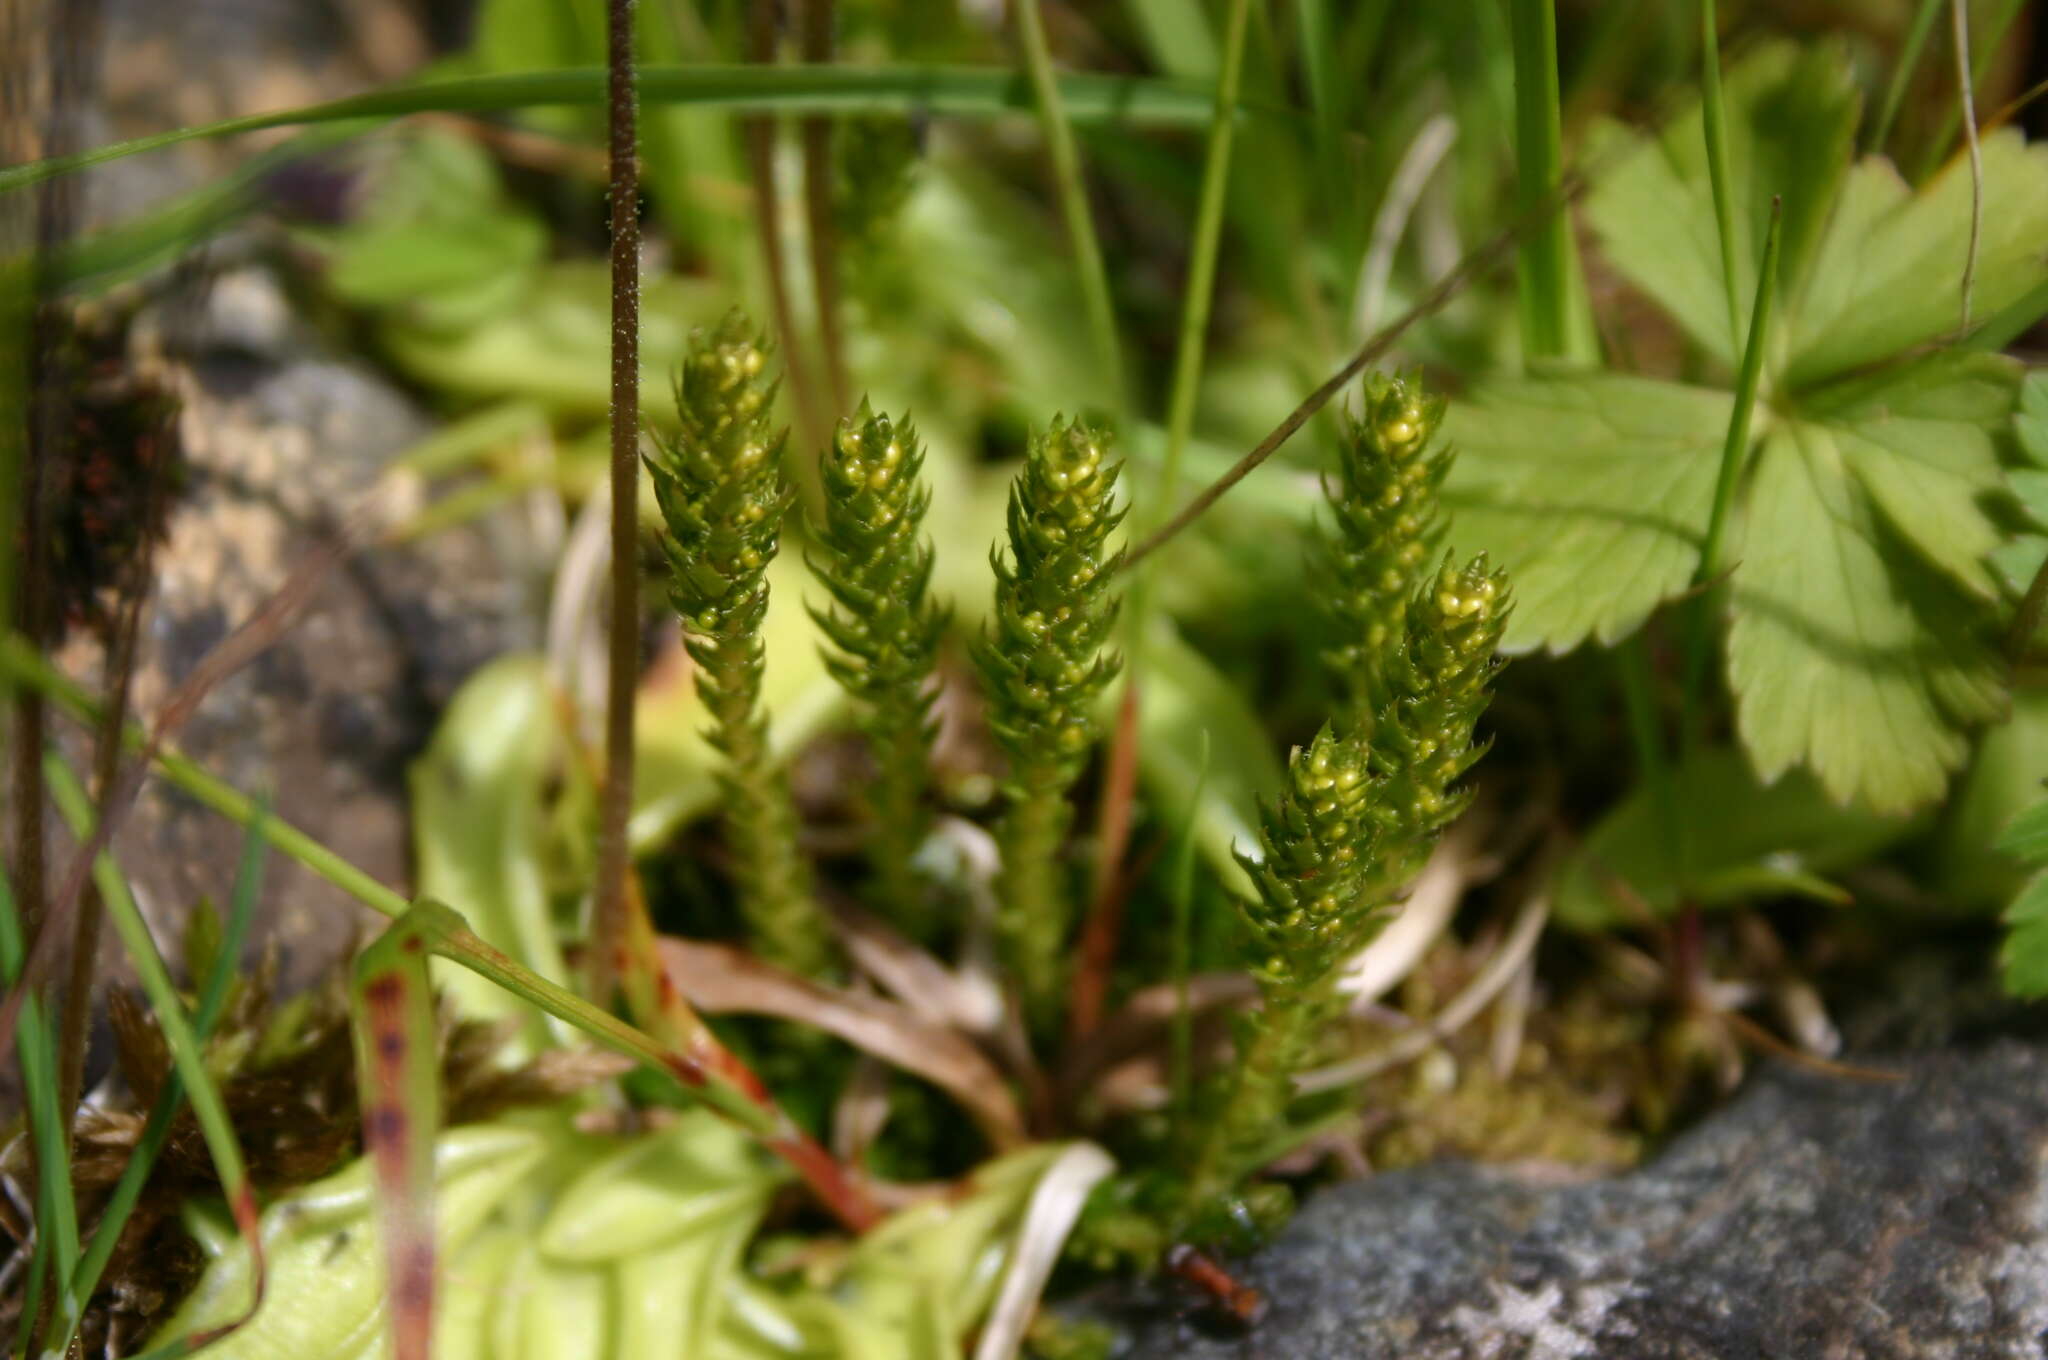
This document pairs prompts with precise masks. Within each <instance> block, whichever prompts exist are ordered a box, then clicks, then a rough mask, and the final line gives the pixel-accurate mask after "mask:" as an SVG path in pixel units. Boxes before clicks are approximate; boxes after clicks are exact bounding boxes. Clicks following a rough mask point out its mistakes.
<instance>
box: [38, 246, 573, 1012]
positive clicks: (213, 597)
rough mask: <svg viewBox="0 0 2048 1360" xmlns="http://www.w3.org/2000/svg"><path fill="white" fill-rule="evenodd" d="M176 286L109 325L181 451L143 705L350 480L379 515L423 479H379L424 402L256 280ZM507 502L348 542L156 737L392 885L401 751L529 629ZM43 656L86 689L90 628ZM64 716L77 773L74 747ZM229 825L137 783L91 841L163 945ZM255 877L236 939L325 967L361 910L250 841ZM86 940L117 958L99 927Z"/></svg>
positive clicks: (213, 885) (312, 528)
mask: <svg viewBox="0 0 2048 1360" xmlns="http://www.w3.org/2000/svg"><path fill="white" fill-rule="evenodd" d="M184 287H185V288H186V289H187V290H189V291H190V293H191V295H190V296H175V297H172V298H169V299H167V300H165V301H164V302H163V303H162V304H161V305H160V306H159V307H158V308H157V309H156V310H155V311H154V312H153V313H151V314H146V315H145V316H144V317H143V318H142V319H141V320H140V321H138V323H137V325H136V328H135V332H134V335H133V337H132V340H131V347H132V348H133V349H134V350H135V351H136V353H137V362H138V364H139V365H140V366H143V367H145V368H148V369H151V370H153V371H156V372H158V373H160V374H161V375H163V376H164V377H165V378H166V379H167V380H168V381H169V382H171V383H172V384H173V386H174V387H175V389H176V390H177V391H178V393H179V395H180V398H181V400H182V403H183V409H182V411H181V414H180V419H179V424H180V431H181V436H182V439H183V442H184V446H185V453H186V458H187V460H188V472H187V485H186V489H185V493H184V495H183V497H182V498H181V500H180V501H179V503H178V504H177V506H176V507H175V509H174V510H173V512H172V514H171V518H170V521H169V525H168V531H167V538H166V541H165V542H164V544H163V545H162V547H161V548H160V549H159V550H158V554H157V557H156V559H155V567H156V579H155V583H154V590H153V594H152V598H151V601H150V607H149V611H148V613H147V614H146V615H145V621H144V634H143V640H142V647H141V652H140V657H139V660H138V664H137V669H136V673H135V679H134V687H133V693H134V703H135V708H136V711H137V712H138V713H139V714H141V715H143V716H144V717H147V716H149V715H150V714H152V713H153V712H154V711H155V710H156V709H157V707H158V706H159V705H160V704H161V703H162V702H163V701H164V699H165V698H166V697H167V696H168V695H169V694H170V693H171V692H172V690H173V689H174V688H175V686H176V685H177V684H178V683H179V682H180V681H181V680H182V679H184V677H185V676H187V675H188V674H190V672H191V671H192V669H193V667H194V666H195V665H196V664H197V663H198V662H199V660H200V659H201V658H202V657H203V656H205V655H206V653H207V652H208V650H209V649H210V648H212V647H213V646H214V645H215V644H216V643H218V642H219V641H220V640H221V639H222V638H224V637H225V636H227V634H228V633H229V632H230V631H231V630H232V629H233V628H235V627H236V626H238V625H239V624H240V623H242V622H243V621H244V620H245V619H247V618H248V617H249V616H250V615H251V614H253V613H254V612H255V611H256V610H257V609H258V608H260V607H261V606H262V605H263V604H264V603H265V601H267V600H268V599H269V598H270V596H271V594H272V593H273V592H274V591H276V590H277V588H278V587H279V586H280V585H282V584H283V583H284V582H285V580H286V579H287V578H288V577H289V576H290V575H291V573H292V572H293V570H294V569H295V568H296V567H297V566H298V565H299V563H301V562H302V561H304V560H306V559H307V558H308V557H309V556H310V555H311V554H312V553H313V551H314V549H315V548H316V547H317V546H318V545H319V544H320V543H321V542H322V540H323V539H330V538H332V537H333V536H334V535H336V534H337V533H339V532H340V531H341V528H342V525H343V523H344V520H345V519H347V518H348V517H349V516H350V515H351V513H352V512H353V510H354V508H355V507H356V506H357V504H358V503H359V502H361V501H362V500H363V499H364V497H365V495H366V493H367V492H369V491H370V489H371V488H372V487H373V486H381V487H382V488H383V490H382V491H381V492H380V495H379V500H378V504H379V505H380V506H381V507H382V510H383V513H382V515H381V517H380V522H381V523H382V524H386V525H388V524H390V523H392V522H394V521H396V520H399V519H402V518H403V517H404V516H405V515H406V514H407V513H409V512H410V511H412V510H415V509H417V508H418V506H419V505H420V504H421V501H422V497H423V494H424V489H423V488H422V487H420V486H418V485H417V484H408V483H407V482H405V481H404V480H403V479H402V478H401V479H399V480H397V481H396V482H394V481H393V480H392V479H390V478H384V480H383V481H382V482H381V483H380V477H382V475H383V474H384V473H385V472H386V468H387V465H388V464H389V462H390V461H391V459H392V458H393V456H394V455H396V454H398V453H400V452H401V451H403V450H404V449H405V448H406V447H407V446H408V445H410V444H412V443H413V442H415V441H416V440H418V439H419V438H421V437H422V436H424V435H425V434H426V433H427V431H428V430H429V428H430V426H429V424H428V422H427V420H426V418H425V417H424V416H423V414H422V413H421V412H420V411H419V410H418V409H417V408H416V406H415V405H414V404H413V402H412V400H411V399H410V398H409V397H407V396H406V395H405V394H403V393H402V392H400V391H399V390H398V389H396V388H395V387H394V386H393V385H392V384H391V383H390V381H389V380H388V379H386V378H384V377H382V376H381V375H379V374H378V373H377V371H376V370H375V369H373V368H371V367H370V366H368V365H367V364H364V363H360V362H357V361H354V360H350V359H347V358H343V357H340V356H338V355H337V354H336V353H335V352H334V351H333V350H331V349H330V348H329V347H328V346H326V345H325V344H324V343H323V342H322V341H321V340H320V339H319V338H318V337H317V336H314V335H313V334H311V333H310V332H308V331H307V330H306V329H305V328H304V327H303V326H302V325H301V324H300V323H299V322H297V321H296V320H295V319H294V318H293V317H292V315H291V311H290V308H289V307H288V306H287V305H286V302H285V299H284V296H283V294H282V292H281V291H280V289H279V287H278V284H277V282H276V280H275V279H274V277H273V276H272V275H270V274H269V273H268V272H266V271H264V270H261V269H253V268H250V269H242V270H239V271H235V272H231V273H229V274H226V275H224V276H221V277H219V278H216V279H212V280H198V279H195V280H192V281H190V282H189V283H187V284H185V285H184ZM518 513H519V512H518V511H517V510H508V511H504V512H501V513H499V514H497V515H495V516H491V517H486V518H485V519H483V520H480V521H476V522H473V523H471V524H468V525H464V526H461V527H457V528H454V529H450V530H446V531H443V532H440V533H436V534H433V535H431V536H428V537H426V538H424V539H421V540H417V541H413V542H406V543H379V542H375V541H372V542H370V543H368V544H366V545H365V546H363V547H361V548H360V549H358V550H357V551H356V552H354V553H352V554H351V555H349V556H348V557H347V558H346V559H344V560H343V561H342V562H341V564H340V565H339V566H337V567H335V568H334V569H333V570H331V571H330V572H329V573H328V575H327V576H326V577H325V578H324V579H323V580H322V581H321V582H320V584H319V586H318V587H317V589H316V590H315V593H314V594H313V595H312V597H311V599H310V601H309V603H308V605H307V607H306V608H305V609H304V611H303V613H302V615H301V616H300V619H299V622H298V623H297V624H296V626H294V627H293V628H292V629H291V630H290V631H289V632H288V633H286V634H285V635H284V636H283V637H282V638H280V639H279V640H278V642H277V643H276V644H275V645H274V646H272V647H271V648H269V649H268V650H267V651H265V652H264V653H263V654H262V655H260V656H259V657H257V658H256V660H255V661H253V662H252V663H251V664H249V665H248V666H246V667H244V668H243V669H242V670H240V671H239V672H237V673H236V674H234V675H232V676H231V677H229V678H228V679H227V680H226V681H224V682H223V683H221V684H220V685H218V686H217V687H215V688H214V689H213V690H212V691H211V692H210V693H209V694H208V695H207V697H206V700H205V702H204V703H203V704H202V705H201V706H200V708H199V710H198V711H197V713H196V714H195V715H194V716H193V717H192V719H191V720H190V721H189V722H188V723H187V724H186V725H185V727H184V729H183V730H182V731H181V732H180V733H179V734H178V737H177V744H178V746H179V747H180V748H181V749H182V750H183V751H184V752H185V753H186V754H187V755H190V756H192V757H193V758H194V759H196V760H197V761H198V762H199V763H200V764H202V765H204V766H205V767H206V768H208V769H209V770H211V771H212V772H213V773H215V774H217V775H219V776H221V777H222V778H224V779H226V780H228V781H229V782H231V783H233V784H235V785H237V786H238V787H240V788H242V789H244V790H246V791H249V792H251V793H258V792H263V793H267V794H268V795H269V796H270V797H271V798H272V800H273V805H274V806H275V808H276V810H277V811H278V813H279V814H280V815H281V816H283V817H284V818H285V819H287V820H288V821H291V822H293V823H295V824H297V825H298V826H300V827H302V828H303V829H305V830H306V831H308V832H310V833H311V834H312V835H313V836H314V837H315V838H317V839H319V840H321V841H322V842H324V843H325V844H327V845H328V846H330V847H331V848H333V849H335V850H337V851H339V852H340V853H341V854H342V855H343V856H345V857H346V858H348V859H349V860H350V861H351V862H353V863H355V864H356V865H358V866H359V867H361V868H363V869H365V870H367V871H369V872H370V873H372V874H374V875H376V876H377V877H378V878H380V879H382V880H384V881H385V882H387V883H390V884H392V885H394V886H397V887H400V888H401V889H402V888H403V887H404V885H405V884H406V881H407V880H408V878H409V877H410V868H409V866H410V846H409V832H408V824H407V808H406V788H405V772H406V767H407V765H408V763H409V762H410V761H411V760H412V758H413V757H414V756H415V755H417V754H418V753H419V751H420V750H421V749H422V748H423V747H424V746H425V743H426V741H427V738H428V736H429V735H430V733H431V731H432V726H433V722H434V720H435V718H436V716H437V715H438V714H439V712H440V711H441V709H442V708H443V707H445V706H446V704H447V702H448V700H449V698H450V697H451V696H452V695H453V693H454V691H455V689H456V688H457V686H458V685H459V684H460V683H461V682H462V680H463V679H464V678H465V677H466V676H467V675H468V674H469V673H470V672H471V671H472V670H474V669H475V668H476V667H477V666H479V665H481V664H482V663H483V662H485V661H486V660H488V659H490V658H491V657H492V656H494V655H496V654H498V653H500V652H503V651H507V650H511V649H515V648H528V647H532V646H535V645H537V642H538V636H537V634H538V617H539V610H538V607H537V601H536V599H535V597H534V593H533V586H534V584H535V583H536V582H537V579H538V578H537V575H536V564H535V563H534V562H533V561H531V560H530V559H531V558H532V556H533V554H534V551H535V548H534V539H533V536H532V535H531V534H530V533H524V534H522V532H521V529H520V525H519V520H518ZM59 660H60V662H61V663H62V664H63V665H64V667H65V668H66V669H67V670H68V671H70V672H71V673H72V674H73V675H75V676H77V677H78V678H79V679H81V680H83V681H85V682H87V683H88V684H90V685H92V686H93V687H95V688H97V687H98V686H99V683H100V675H99V670H100V655H99V647H98V645H97V643H96V642H95V641H94V640H93V638H92V637H91V636H90V634H86V633H77V634H74V636H73V637H72V639H71V641H70V642H69V643H68V644H67V645H66V646H65V648H64V649H63V650H62V651H61V652H60V653H59ZM65 727H66V728H67V729H68V731H67V749H68V750H69V752H70V753H71V754H72V756H73V759H74V760H75V761H76V762H78V763H79V765H80V767H81V768H83V765H84V762H85V753H86V750H87V745H88V744H87V742H86V740H85V738H84V736H83V734H81V733H78V732H77V731H76V730H75V729H69V725H68V724H66V725H65ZM241 836H242V833H241V831H240V830H239V829H238V828H236V827H235V826H233V825H231V824H230V823H228V822H226V821H225V820H224V819H222V818H221V817H219V816H217V815H215V814H214V813H212V812H209V811H207V810H206V809H204V808H202V807H200V806H199V805H198V804H197V803H195V802H193V801H192V800H191V799H189V798H187V797H186V796H185V795H183V794H181V793H179V792H177V791H176V790H174V789H172V788H170V787H169V786H167V785H164V784H162V783H160V782H157V781H151V782H150V783H149V784H148V785H146V786H145V789H144V791H143V793H142V795H141V797H140V798H139V799H138V801H137V804H136V807H135V809H134V813H133V815H132V816H131V818H130V819H129V821H128V822H127V823H126V824H125V825H124V826H123V828H122V829H121V831H120V832H119V834H118V835H117V836H116V838H115V845H114V851H115V855H116V858H117V859H118V860H119V862H120V863H121V866H122V868H123V869H124V870H125V871H126V873H127V874H128V876H129V878H130V880H131V882H132V884H133V886H134V888H135V890H136V896H137V898H138V901H139V902H140V903H141V905H142V906H143V909H144V911H145V913H146V914H147V915H148V916H149V918H150V920H151V924H152V926H153V927H154V928H155V929H156V931H157V935H158V938H159V940H161V941H163V942H165V943H166V945H167V946H172V947H174V945H175V941H176V940H177V939H178V938H179V936H180V934H181V932H182V928H183V922H184V920H185V918H186V914H187V913H188V912H189V910H190V908H191V907H192V905H193V904H194V903H195V902H197V901H198V900H199V899H200V898H201V897H210V898H211V899H212V900H213V901H215V902H216V903H223V902H224V901H225V900H226V897H227V895H228V892H229V889H230V887H231V884H232V881H233V877H234V867H235V863H236V859H237V855H238V848H239V846H240V844H241ZM57 862H58V863H61V862H62V860H61V859H60V860H59V861H57ZM265 887H266V891H265V893H264V897H263V900H262V904H261V910H260V912H259V917H258V923H257V929H256V938H255V940H254V941H252V947H257V948H260V947H263V946H264V945H265V943H266V942H268V941H273V940H274V941H276V942H277V944H278V945H279V947H280V948H281V950H282V952H283V955H284V960H285V963H286V971H287V976H286V980H287V982H288V983H289V982H303V981H305V980H307V979H309V978H310V977H312V976H313V975H314V974H316V973H317V972H319V971H320V970H322V969H324V968H326V967H328V966H330V965H331V964H332V962H333V961H334V959H335V957H336V956H337V954H338V953H339V952H340V951H342V950H343V949H345V948H346V947H347V945H348V944H349V943H350V941H351V940H352V939H354V938H355V937H356V935H357V934H358V932H359V931H360V929H361V928H362V927H364V926H365V925H368V924H370V921H369V920H366V918H365V916H364V914H363V913H362V912H361V909H359V908H358V907H357V906H356V905H355V904H354V903H353V901H352V900H351V899H349V898H348V897H347V896H346V895H344V894H343V893H341V892H340V891H339V890H338V889H336V888H333V887H331V886H329V885H328V884H327V883H325V882H324V881H322V880H320V879H319V878H317V877H315V876H314V875H313V874H312V873H310V872H309V871H308V870H306V869H303V868H301V867H300V866H299V865H297V864H296V863H293V862H291V861H289V860H287V859H285V858H283V857H281V856H276V855H273V856H272V857H271V862H270V866H269V872H268V876H267V879H266V885H265ZM107 948H108V953H107V955H106V956H105V957H106V963H107V965H108V967H109V968H110V969H115V970H118V969H119V967H120V959H119V951H118V949H116V948H114V946H113V942H112V941H111V939H109V940H108V941H107ZM116 975H118V972H117V973H116Z"/></svg>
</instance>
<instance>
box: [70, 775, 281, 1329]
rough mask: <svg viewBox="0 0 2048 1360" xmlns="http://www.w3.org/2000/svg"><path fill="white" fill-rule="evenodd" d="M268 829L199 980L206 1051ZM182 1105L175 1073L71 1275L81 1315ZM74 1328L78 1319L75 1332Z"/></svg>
mask: <svg viewBox="0 0 2048 1360" xmlns="http://www.w3.org/2000/svg"><path fill="white" fill-rule="evenodd" d="M264 811H265V812H267V809H265V810H264ZM264 825H265V817H264V816H263V815H260V814H259V816H258V817H257V819H256V820H255V821H253V822H251V823H250V825H249V828H248V834H247V835H245V836H244V837H243V839H242V859H241V864H240V866H239V867H238V868H237V869H236V871H235V887H234V893H233V895H232V896H231V897H230V899H229V902H228V918H227V921H226V923H225V925H224V926H223V928H222V931H221V936H220V940H219V943H218V944H217V945H216V946H215V949H214V956H213V967H212V969H211V970H210V971H209V972H208V973H207V975H206V976H205V977H204V978H202V979H195V981H197V983H198V985H199V1005H198V1008H197V1009H196V1010H195V1011H194V1012H193V1015H192V1034H193V1037H194V1038H196V1039H197V1040H198V1041H199V1043H200V1044H201V1045H202V1046H204V1045H205V1043H206V1041H207V1040H208V1039H209V1038H211V1037H212V1035H213V1027H214V1026H215V1025H216V1024H218V1023H219V1021H220V1013H221V1011H222V1009H224V1008H225V1006H226V1005H227V997H228V985H229V983H231V982H232V981H233V980H234V976H235V971H236V964H237V962H238V961H239V960H240V959H241V957H242V947H243V945H244V944H245V943H246V942H247V940H248V938H249V927H250V925H251V924H252V923H253V922H254V921H255V917H256V902H257V899H258V898H259V897H260V896H261V895H262V891H263V862H264V859H265V857H266V852H267V850H268V848H269V846H268V842H267V840H266V838H265V836H264ZM184 1102H185V1082H184V1078H183V1077H182V1076H181V1075H180V1074H178V1073H177V1072H173V1073H171V1075H170V1077H169V1079H168V1080H166V1081H165V1082H164V1087H163V1090H162V1091H161V1092H159V1093H158V1095H157V1100H156V1104H155V1105H154V1106H152V1107H151V1108H150V1111H149V1117H148V1120H147V1121H146V1122H145V1123H144V1124H143V1126H142V1136H141V1137H140V1138H138V1139H137V1140H136V1142H135V1150H134V1151H133V1152H132V1153H130V1154H129V1157H128V1165H127V1166H125V1167H123V1168H122V1170H121V1179H120V1180H119V1181H118V1182H117V1183H116V1184H115V1186H114V1190H113V1193H112V1195H110V1196H109V1197H108V1199H107V1203H106V1206H105V1207H104V1208H103V1209H101V1211H100V1219H99V1224H98V1226H96V1227H95V1228H94V1229H93V1235H92V1241H91V1243H90V1244H89V1245H88V1246H87V1247H86V1251H85V1255H84V1256H83V1257H81V1258H80V1260H79V1262H78V1268H77V1269H76V1270H75V1271H73V1272H72V1276H71V1297H72V1299H73V1300H74V1302H75V1304H76V1307H77V1309H78V1310H79V1312H80V1313H81V1314H82V1312H83V1310H84V1307H85V1304H86V1302H87V1301H88V1300H90V1299H91V1298H92V1296H93V1294H94V1292H95V1291H97V1290H98V1289H99V1284H100V1277H101V1276H102V1275H104V1274H105V1273H106V1268H107V1262H108V1261H109V1260H110V1259H111V1258H112V1257H113V1254H114V1248H115V1246H116V1245H118V1244H119V1242H120V1239H121V1229H122V1228H123V1227H125V1226H126V1225H127V1222H128V1217H129V1215H130V1214H132V1213H133V1212H134V1210H135V1204H136V1201H138V1200H139V1199H141V1198H142V1189H143V1186H144V1185H146V1184H147V1183H148V1181H149V1173H150V1171H151V1169H152V1168H153V1167H155V1165H156V1159H157V1156H158V1154H160V1153H161V1152H162V1151H163V1145H164V1140H165V1139H166V1138H167V1137H168V1136H169V1135H170V1131H171V1120H172V1119H173V1118H174V1117H175V1116H176V1115H177V1113H178V1109H179V1107H180V1106H181V1105H183V1104H184ZM76 1327H77V1321H76V1320H75V1319H74V1321H73V1322H72V1323H71V1329H72V1332H75V1330H76ZM71 1335H72V1333H71V1332H67V1334H66V1335H64V1336H63V1337H61V1338H58V1341H59V1343H60V1344H58V1345H57V1346H56V1347H54V1348H53V1349H55V1350H56V1351H58V1352H59V1353H62V1352H64V1351H65V1350H67V1349H68V1348H69V1347H70V1345H71Z"/></svg>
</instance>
